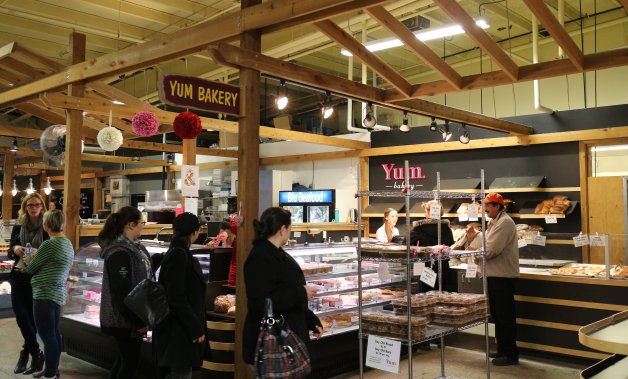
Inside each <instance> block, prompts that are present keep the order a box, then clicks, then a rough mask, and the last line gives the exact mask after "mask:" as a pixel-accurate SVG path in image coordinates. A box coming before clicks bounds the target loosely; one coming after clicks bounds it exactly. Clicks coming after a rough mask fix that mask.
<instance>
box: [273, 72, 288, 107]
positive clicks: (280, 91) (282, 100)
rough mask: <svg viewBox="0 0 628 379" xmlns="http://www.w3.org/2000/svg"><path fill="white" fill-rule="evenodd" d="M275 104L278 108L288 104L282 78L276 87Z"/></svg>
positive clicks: (286, 91)
mask: <svg viewBox="0 0 628 379" xmlns="http://www.w3.org/2000/svg"><path fill="white" fill-rule="evenodd" d="M275 104H276V105H277V109H279V110H282V109H285V108H286V107H287V106H288V88H287V87H286V81H285V80H283V79H282V80H281V85H280V86H279V87H278V88H277V97H276V98H275Z"/></svg>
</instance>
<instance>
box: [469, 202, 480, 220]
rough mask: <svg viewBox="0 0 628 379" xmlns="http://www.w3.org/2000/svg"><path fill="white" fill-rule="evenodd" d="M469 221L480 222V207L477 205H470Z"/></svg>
mask: <svg viewBox="0 0 628 379" xmlns="http://www.w3.org/2000/svg"><path fill="white" fill-rule="evenodd" d="M468 213H469V221H477V220H478V205H477V204H469V212H468Z"/></svg>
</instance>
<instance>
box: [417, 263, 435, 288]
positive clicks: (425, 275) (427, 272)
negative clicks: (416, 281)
mask: <svg viewBox="0 0 628 379" xmlns="http://www.w3.org/2000/svg"><path fill="white" fill-rule="evenodd" d="M437 276H438V275H436V273H435V272H434V271H433V270H432V269H431V268H429V267H425V268H424V269H423V272H422V273H421V279H420V280H421V281H422V282H423V283H425V284H427V285H428V286H430V287H432V288H434V286H435V285H436V277H437Z"/></svg>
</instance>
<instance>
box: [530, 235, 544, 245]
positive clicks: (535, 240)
mask: <svg viewBox="0 0 628 379" xmlns="http://www.w3.org/2000/svg"><path fill="white" fill-rule="evenodd" d="M546 239H547V237H545V236H542V235H536V236H534V237H532V245H539V246H545V240H546Z"/></svg>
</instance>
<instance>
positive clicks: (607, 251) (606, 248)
mask: <svg viewBox="0 0 628 379" xmlns="http://www.w3.org/2000/svg"><path fill="white" fill-rule="evenodd" d="M609 237H610V235H609V234H605V235H603V236H602V239H604V242H605V243H604V264H605V265H606V279H610V278H611V247H610V244H611V239H610V238H609Z"/></svg>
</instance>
